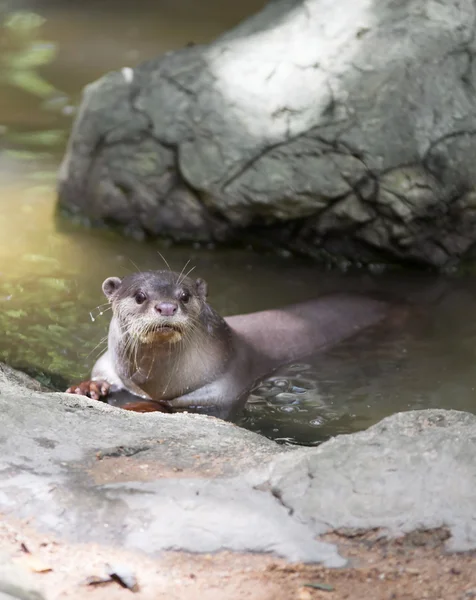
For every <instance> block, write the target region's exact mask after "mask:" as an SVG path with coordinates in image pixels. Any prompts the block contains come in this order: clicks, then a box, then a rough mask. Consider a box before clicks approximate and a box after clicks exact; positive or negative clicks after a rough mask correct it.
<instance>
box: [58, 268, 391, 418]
mask: <svg viewBox="0 0 476 600" xmlns="http://www.w3.org/2000/svg"><path fill="white" fill-rule="evenodd" d="M102 289H103V292H104V294H105V296H106V298H107V299H108V301H109V303H110V304H111V307H112V319H111V323H110V327H109V334H108V348H107V351H106V352H105V353H104V354H103V355H102V356H101V357H100V358H99V359H98V361H97V362H96V364H95V365H94V367H93V370H92V374H91V379H90V380H87V381H84V382H82V383H80V384H79V385H73V386H71V387H69V388H68V390H67V392H70V393H75V394H84V395H87V396H89V397H91V398H93V399H96V400H100V399H105V398H106V397H107V396H109V395H111V394H112V395H116V396H117V395H118V394H119V395H120V394H121V393H125V394H126V398H127V400H126V403H123V404H122V408H125V409H127V410H133V411H138V412H147V411H150V410H159V411H162V412H172V411H174V410H177V409H179V410H183V409H186V410H194V411H198V412H207V411H210V409H213V411H214V414H216V415H217V416H221V417H222V418H228V417H229V416H230V415H231V413H232V412H233V410H234V409H235V408H236V407H237V406H238V405H240V404H241V402H242V401H243V399H244V398H246V396H247V393H249V391H250V389H251V387H252V386H253V384H254V383H255V382H256V381H257V380H258V379H259V378H260V377H263V376H265V375H266V374H268V373H270V372H271V371H272V370H273V369H275V368H277V367H278V366H279V365H282V364H285V363H287V362H290V361H293V360H296V359H298V358H301V357H304V356H306V355H310V354H312V353H313V352H316V351H317V350H319V349H322V348H324V347H325V346H327V345H329V344H332V343H336V342H339V341H341V340H343V339H344V338H348V337H350V336H352V335H353V334H355V333H356V332H357V331H359V330H361V329H362V328H364V327H369V326H371V325H374V324H376V323H378V322H379V321H381V320H382V319H384V317H385V316H386V315H387V314H388V312H389V308H390V305H389V303H387V302H385V301H382V300H378V299H373V298H369V297H364V296H360V295H358V294H341V293H339V294H331V295H328V296H324V297H321V298H318V299H316V300H312V301H308V302H302V303H300V304H295V305H292V306H288V307H285V308H282V309H274V310H267V311H262V312H256V313H251V314H245V315H236V316H231V317H227V318H223V317H221V316H220V315H219V314H218V313H217V312H216V311H215V310H214V309H213V308H212V307H211V306H210V304H208V302H207V295H208V287H207V284H206V282H205V281H204V280H203V279H196V280H193V279H191V278H190V277H184V276H182V275H179V274H177V273H174V272H172V271H146V272H142V273H134V274H131V275H127V276H126V277H124V278H123V279H120V278H119V277H109V278H107V279H106V280H105V281H104V283H103V284H102Z"/></svg>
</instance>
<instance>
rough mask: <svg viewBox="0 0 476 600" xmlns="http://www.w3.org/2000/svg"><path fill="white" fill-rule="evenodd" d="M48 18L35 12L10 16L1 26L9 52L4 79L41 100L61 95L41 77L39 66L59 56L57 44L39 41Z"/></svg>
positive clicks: (4, 62)
mask: <svg viewBox="0 0 476 600" xmlns="http://www.w3.org/2000/svg"><path fill="white" fill-rule="evenodd" d="M44 22H45V19H44V18H43V17H41V16H40V15H38V14H36V13H33V12H26V11H17V12H13V13H10V14H9V15H7V17H6V18H5V20H4V22H3V24H2V25H1V27H2V29H3V34H4V35H3V37H5V38H6V42H7V43H6V47H7V50H6V51H4V52H2V54H1V57H0V67H1V76H0V79H1V80H2V81H4V82H6V83H8V84H10V85H12V86H15V87H18V88H21V89H23V90H24V91H26V92H28V93H30V94H33V95H35V96H38V97H40V98H49V97H50V96H52V95H53V94H55V93H57V90H56V88H55V87H54V86H53V85H51V84H50V83H49V82H48V81H47V80H46V79H45V78H44V77H43V76H42V75H41V74H39V73H38V72H37V69H38V68H39V67H42V66H44V65H48V64H50V63H51V62H52V61H53V60H54V58H55V56H56V51H57V49H56V45H55V44H54V43H53V42H48V41H44V40H41V38H39V34H40V31H39V30H40V28H41V26H42V25H43V23H44Z"/></svg>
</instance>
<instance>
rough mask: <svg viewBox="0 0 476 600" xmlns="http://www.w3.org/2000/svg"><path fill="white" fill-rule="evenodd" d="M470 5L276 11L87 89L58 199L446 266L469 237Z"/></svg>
mask: <svg viewBox="0 0 476 600" xmlns="http://www.w3.org/2000/svg"><path fill="white" fill-rule="evenodd" d="M475 23H476V5H475V4H474V2H473V0H450V1H448V2H444V3H442V2H440V1H439V0H425V1H424V2H421V0H408V1H407V2H404V3H395V2H393V1H392V0H382V1H378V2H377V1H376V0H356V1H354V0H352V1H350V0H349V1H348V2H347V3H346V6H345V7H344V8H343V5H342V2H340V3H332V2H331V3H329V2H326V0H301V1H298V2H296V1H295V0H276V1H274V2H270V3H269V4H268V5H267V6H266V7H265V8H264V9H263V11H261V12H260V13H258V14H257V15H255V16H253V17H251V18H249V19H248V20H247V21H245V22H243V23H242V24H240V25H239V26H238V27H236V28H235V29H234V30H232V31H230V32H228V33H226V34H225V35H223V36H221V37H220V38H218V39H217V40H216V41H215V42H214V43H212V44H210V45H208V46H194V47H187V48H184V49H182V50H180V51H176V52H170V53H168V54H166V55H164V56H161V57H159V58H156V59H153V60H150V61H148V62H146V63H144V64H142V65H140V66H138V67H136V68H134V69H124V70H123V71H119V72H115V73H110V74H108V75H106V76H105V77H103V78H102V79H100V80H99V81H97V82H96V83H94V84H91V85H89V86H88V87H87V88H86V90H85V93H84V97H83V101H82V105H81V108H80V111H79V114H78V116H77V119H76V122H75V125H74V128H73V132H72V135H71V139H70V142H69V146H68V149H67V153H66V156H65V158H64V161H63V164H62V167H61V171H60V177H59V195H60V203H61V205H62V206H64V207H66V208H67V209H68V210H70V211H72V212H73V213H79V214H81V215H83V216H86V217H88V218H89V219H92V220H98V221H108V222H115V223H119V224H120V225H122V226H124V227H125V228H126V229H129V230H132V231H140V232H146V233H147V234H150V235H167V236H170V237H172V238H174V239H180V240H184V239H185V240H198V241H210V240H212V241H213V240H214V241H228V240H233V239H236V237H237V236H240V238H242V239H244V238H248V239H250V240H253V239H257V237H258V236H263V232H265V234H266V235H265V237H266V239H267V241H268V243H269V244H271V245H272V244H275V245H278V244H279V245H280V246H285V247H288V248H290V249H294V250H298V251H299V252H304V253H307V254H309V255H312V256H321V257H322V256H327V257H330V258H334V259H335V258H338V259H339V260H343V261H344V262H345V261H359V262H370V261H374V260H380V259H384V260H388V259H390V260H394V261H398V262H409V263H420V264H425V265H433V266H436V267H445V266H447V265H450V264H452V263H453V262H454V261H456V260H458V259H459V258H460V257H462V256H465V255H468V253H471V250H472V246H473V245H474V242H475V241H476V200H475V194H476V188H475V185H476V175H475V171H474V168H473V157H474V153H475V149H476V145H475V144H476V135H475V124H476V94H474V89H475V86H476V66H475V65H476V61H475V60H474V56H475V52H476V41H475V35H474V34H475Z"/></svg>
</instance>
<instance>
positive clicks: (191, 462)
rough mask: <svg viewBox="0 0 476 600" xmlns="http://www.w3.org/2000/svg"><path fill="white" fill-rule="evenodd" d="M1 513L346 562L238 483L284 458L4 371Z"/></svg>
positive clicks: (145, 538)
mask: <svg viewBox="0 0 476 600" xmlns="http://www.w3.org/2000/svg"><path fill="white" fill-rule="evenodd" d="M0 413H1V415H2V428H1V435H0V473H1V478H0V510H1V511H2V512H3V513H4V514H6V515H13V516H16V517H20V518H29V519H31V518H33V517H34V522H35V525H36V527H37V528H38V529H39V530H40V531H49V532H55V533H56V534H58V535H61V536H64V537H65V538H66V539H68V540H72V541H76V542H93V541H94V542H98V543H106V544H112V545H119V546H121V547H124V548H128V549H136V550H141V551H145V552H149V553H151V554H154V553H157V552H159V551H161V550H167V549H172V550H179V549H182V550H188V551H192V552H213V551H218V550H220V549H229V550H236V551H249V552H274V553H276V554H278V555H281V556H285V557H287V558H288V559H290V560H299V561H323V562H325V563H326V564H329V565H339V564H342V563H343V562H344V561H343V559H341V558H340V557H339V555H338V553H337V550H336V549H335V548H334V547H333V546H332V545H330V544H326V543H322V542H319V541H316V540H315V537H314V534H313V532H312V531H311V530H310V529H309V528H308V527H306V525H305V524H303V523H301V522H299V521H296V520H294V519H291V518H289V515H288V511H287V509H286V508H284V507H283V506H282V505H281V504H279V503H277V502H276V500H275V498H274V497H273V496H272V494H269V493H267V492H262V491H259V490H256V489H253V486H252V485H251V484H250V483H249V482H248V481H247V480H246V477H244V475H246V473H248V472H249V471H250V470H251V469H256V468H262V466H263V465H264V464H266V462H269V460H271V459H272V458H273V456H275V455H277V454H281V453H282V452H283V449H282V448H280V446H278V445H277V444H276V443H274V442H272V441H270V440H267V439H265V438H262V437H261V436H259V435H257V434H254V433H252V432H248V431H245V430H242V429H240V428H238V427H237V426H235V425H232V424H231V423H226V422H224V421H220V420H218V419H215V418H213V417H206V416H202V415H189V414H176V415H164V414H162V413H153V414H149V415H146V416H144V415H141V414H134V413H128V412H127V411H122V410H120V409H116V408H113V407H109V406H107V405H105V404H102V403H99V402H94V401H90V400H88V399H87V398H82V397H75V396H72V395H63V394H51V393H43V394H41V393H39V392H35V391H34V390H32V389H28V388H25V387H20V386H19V385H18V384H17V382H16V377H14V372H13V371H12V370H11V369H8V368H6V367H3V368H2V369H1V370H0Z"/></svg>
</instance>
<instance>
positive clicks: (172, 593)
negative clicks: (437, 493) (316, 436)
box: [0, 517, 476, 600]
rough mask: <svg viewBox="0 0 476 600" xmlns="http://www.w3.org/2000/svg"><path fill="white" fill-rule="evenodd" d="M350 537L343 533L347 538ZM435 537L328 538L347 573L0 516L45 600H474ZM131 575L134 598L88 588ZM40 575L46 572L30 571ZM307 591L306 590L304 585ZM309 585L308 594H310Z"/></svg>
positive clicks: (1, 536)
mask: <svg viewBox="0 0 476 600" xmlns="http://www.w3.org/2000/svg"><path fill="white" fill-rule="evenodd" d="M348 533H349V532H346V534H348ZM446 537H447V533H446V532H445V531H443V530H438V531H433V532H422V533H415V534H412V535H411V536H407V537H406V538H403V539H399V540H394V541H391V542H388V541H382V540H381V539H379V536H378V534H377V533H376V532H370V533H366V534H363V535H354V536H353V537H350V538H349V537H346V535H343V534H341V535H336V534H332V535H329V536H327V538H326V539H328V540H329V541H333V542H336V543H337V544H338V545H339V547H340V549H341V552H342V553H343V554H344V555H345V556H346V557H348V558H349V559H350V563H351V566H350V567H348V568H344V569H338V570H336V569H327V568H324V567H319V566H316V565H302V564H288V563H286V562H284V561H281V560H279V559H276V558H275V557H271V556H264V555H242V554H232V553H229V552H222V553H219V554H216V555H191V554H185V553H181V552H166V553H163V554H162V555H161V556H159V557H157V558H150V557H148V556H145V555H141V554H139V553H133V552H128V551H123V550H120V549H116V548H109V547H106V546H99V545H92V544H88V545H86V544H69V543H64V542H62V541H58V540H55V539H54V538H51V537H48V536H45V535H39V534H37V533H36V532H35V531H33V530H32V529H31V528H30V527H29V525H28V524H27V523H24V522H20V521H14V520H12V519H10V518H8V519H6V518H4V517H3V518H1V519H0V548H1V550H2V553H6V554H7V555H8V556H9V557H10V559H11V560H12V562H15V563H17V564H18V565H21V566H22V567H23V568H25V569H27V570H28V571H29V572H30V573H31V577H32V578H33V581H34V582H35V583H36V584H37V585H38V587H39V588H40V589H41V590H42V591H43V593H44V595H45V597H46V598H47V599H48V600H54V599H65V600H76V599H77V600H79V599H81V600H82V599H89V600H123V599H126V598H131V597H134V598H137V600H146V599H147V600H149V599H150V600H152V599H153V600H157V599H158V598H168V599H171V600H175V599H177V600H185V599H187V600H189V599H194V600H195V599H200V600H235V599H236V600H268V599H269V600H291V599H296V600H314V599H327V600H337V599H341V598H349V599H352V600H360V599H362V600H364V599H366V600H377V599H379V600H380V599H382V600H394V599H395V600H396V599H398V600H422V599H425V598H428V599H431V600H438V599H441V600H446V599H455V600H459V599H461V600H467V599H468V598H476V555H475V554H457V555H455V554H452V555H450V554H445V552H444V550H443V543H444V540H445V539H446ZM106 565H110V567H111V568H112V571H116V572H117V573H119V574H120V575H127V574H128V573H129V574H133V578H132V581H131V583H134V578H135V581H136V591H135V592H133V591H131V590H129V589H127V588H123V587H121V585H120V584H119V583H118V582H117V581H109V582H108V583H103V584H100V585H90V584H88V583H87V579H88V578H91V577H93V576H96V577H101V576H104V575H105V573H106V570H107V566H106ZM41 569H50V570H45V571H44V572H37V571H38V570H41ZM306 584H307V585H306ZM309 584H311V585H312V586H315V587H308V586H309Z"/></svg>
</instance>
